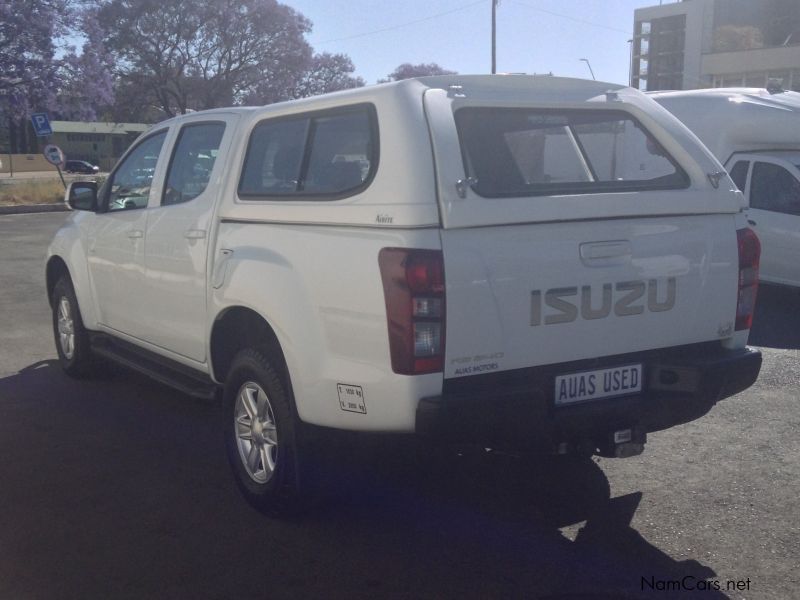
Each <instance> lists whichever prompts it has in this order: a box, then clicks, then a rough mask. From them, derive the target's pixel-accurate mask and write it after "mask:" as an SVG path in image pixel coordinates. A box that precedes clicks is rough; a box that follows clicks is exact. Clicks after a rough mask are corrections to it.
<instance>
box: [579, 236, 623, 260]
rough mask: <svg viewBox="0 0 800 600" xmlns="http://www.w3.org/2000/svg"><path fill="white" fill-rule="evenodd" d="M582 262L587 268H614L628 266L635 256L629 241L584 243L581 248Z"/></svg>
mask: <svg viewBox="0 0 800 600" xmlns="http://www.w3.org/2000/svg"><path fill="white" fill-rule="evenodd" d="M579 253H580V257H581V262H582V263H583V264H584V265H586V266H587V267H614V266H619V265H625V264H628V263H629V262H630V260H631V257H632V255H633V250H632V248H631V243H630V242H629V241H628V240H609V241H603V242H584V243H583V244H581V245H580V246H579Z"/></svg>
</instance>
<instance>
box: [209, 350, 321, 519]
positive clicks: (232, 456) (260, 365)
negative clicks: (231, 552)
mask: <svg viewBox="0 0 800 600" xmlns="http://www.w3.org/2000/svg"><path fill="white" fill-rule="evenodd" d="M285 379H286V378H285V377H284V376H283V375H282V373H281V371H279V370H278V369H277V368H276V366H275V364H274V362H273V361H271V360H270V359H269V358H268V354H267V353H266V352H264V351H261V350H257V349H246V350H242V351H241V352H240V353H239V354H237V355H236V357H235V358H234V360H233V364H232V366H231V370H230V373H229V375H228V377H227V380H226V382H225V390H224V393H223V419H224V430H225V447H226V451H227V455H228V462H229V463H230V466H231V469H232V470H233V473H234V476H235V478H236V483H237V485H238V486H239V489H240V490H241V492H242V494H243V495H244V497H245V499H246V500H247V501H248V502H249V503H250V504H251V505H253V506H254V507H255V508H257V509H259V510H261V511H262V512H265V513H267V514H270V515H273V516H286V515H288V514H291V513H294V512H296V511H297V509H298V507H299V505H300V502H299V501H300V500H301V499H303V498H302V496H304V492H305V490H304V489H303V484H305V483H306V482H305V481H303V478H302V477H301V469H300V465H301V464H302V461H304V460H306V459H308V456H303V453H302V446H303V445H302V444H301V440H300V435H299V431H298V419H297V417H296V416H295V414H294V411H293V409H292V405H291V400H290V393H291V392H290V391H289V389H288V384H287V381H285Z"/></svg>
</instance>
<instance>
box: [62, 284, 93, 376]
mask: <svg viewBox="0 0 800 600" xmlns="http://www.w3.org/2000/svg"><path fill="white" fill-rule="evenodd" d="M53 336H54V337H55V342H56V351H57V352H58V362H59V363H60V364H61V368H62V369H63V370H64V372H65V373H66V374H67V375H70V376H72V377H81V376H85V375H88V374H89V373H90V372H91V371H92V368H93V366H94V359H93V357H92V351H91V348H90V347H89V334H88V332H87V331H86V329H85V328H84V326H83V320H82V319H81V313H80V310H79V309H78V299H77V298H76V296H75V290H74V289H73V287H72V282H71V281H70V279H69V277H67V276H63V277H61V279H59V280H58V282H57V283H56V285H55V287H54V288H53Z"/></svg>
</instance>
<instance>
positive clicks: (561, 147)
mask: <svg viewBox="0 0 800 600" xmlns="http://www.w3.org/2000/svg"><path fill="white" fill-rule="evenodd" d="M455 118H456V126H457V127H458V135H459V139H460V142H461V149H462V153H463V157H464V163H465V169H466V171H467V173H468V174H469V176H470V177H472V178H473V180H475V181H476V183H474V184H473V189H474V190H475V191H476V192H477V193H478V194H480V195H481V196H484V197H487V198H499V197H508V196H539V195H556V194H586V193H600V192H613V191H635V190H647V189H672V188H684V187H687V186H688V184H689V178H688V176H687V175H686V173H685V172H684V171H683V169H681V168H680V166H678V164H677V163H676V162H675V160H674V159H673V158H672V157H670V156H669V155H668V154H667V152H666V151H665V150H664V148H662V147H661V145H660V144H659V143H658V142H657V141H656V140H655V139H654V138H653V137H652V136H651V135H650V134H649V133H648V132H647V131H645V129H644V128H643V127H642V125H641V124H640V123H639V122H638V121H636V120H635V119H634V118H633V117H632V116H631V115H629V114H628V113H625V112H623V111H616V110H615V111H609V110H602V111H597V110H595V111H592V110H565V111H559V110H537V109H527V108H461V109H459V110H457V111H456V114H455Z"/></svg>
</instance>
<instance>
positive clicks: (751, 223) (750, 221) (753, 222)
mask: <svg viewBox="0 0 800 600" xmlns="http://www.w3.org/2000/svg"><path fill="white" fill-rule="evenodd" d="M747 222H748V223H750V225H752V226H753V227H755V226H756V225H757V223H756V222H755V221H753V219H747Z"/></svg>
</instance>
